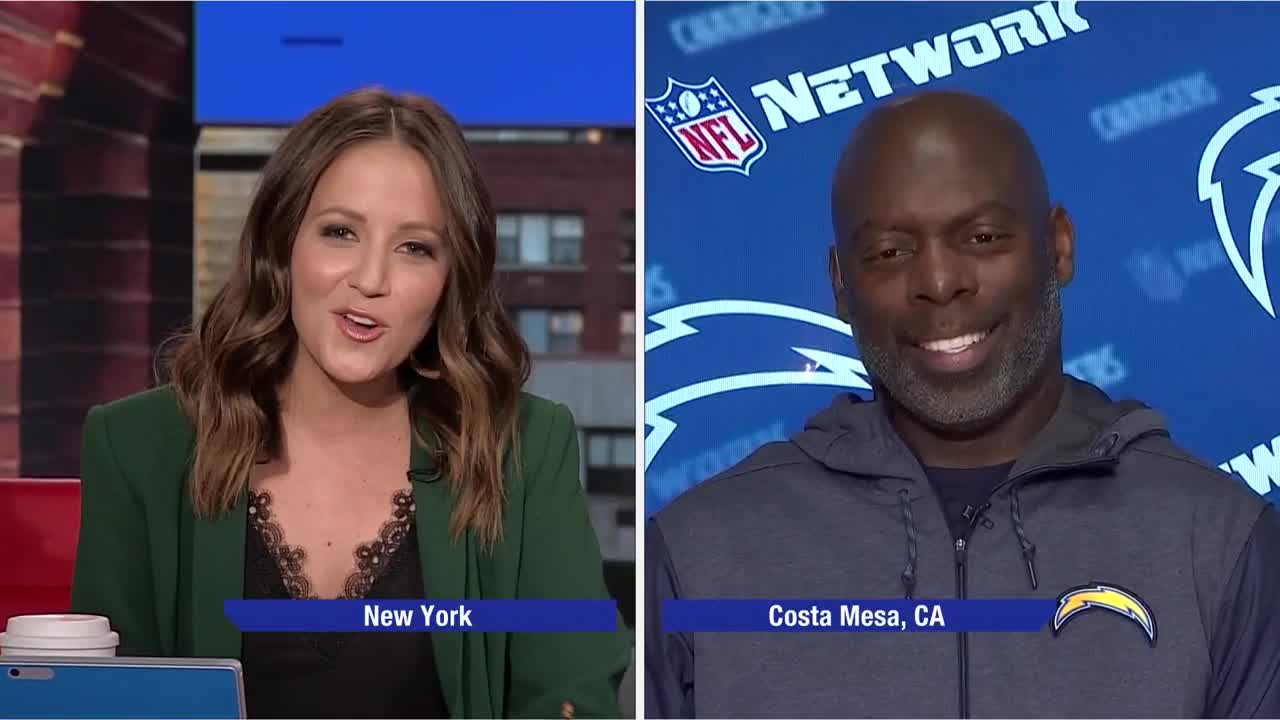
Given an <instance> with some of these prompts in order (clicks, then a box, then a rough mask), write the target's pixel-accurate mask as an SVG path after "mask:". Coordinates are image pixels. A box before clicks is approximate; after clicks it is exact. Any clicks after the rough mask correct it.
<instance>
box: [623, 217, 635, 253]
mask: <svg viewBox="0 0 1280 720" xmlns="http://www.w3.org/2000/svg"><path fill="white" fill-rule="evenodd" d="M621 253H622V264H623V265H635V264H636V211H635V210H628V211H626V212H625V213H623V214H622V250H621Z"/></svg>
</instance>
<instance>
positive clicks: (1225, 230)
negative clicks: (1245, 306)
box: [1197, 85, 1280, 317]
mask: <svg viewBox="0 0 1280 720" xmlns="http://www.w3.org/2000/svg"><path fill="white" fill-rule="evenodd" d="M1252 97H1253V98H1254V99H1255V100H1257V101H1258V104H1257V105H1254V106H1252V107H1249V108H1246V109H1245V110H1243V111H1242V112H1240V113H1238V114H1237V115H1236V116H1235V117H1233V118H1231V119H1230V120H1228V121H1227V122H1226V124H1224V125H1223V126H1222V127H1220V128H1218V131H1217V132H1216V133H1214V134H1213V137H1212V138H1211V139H1210V140H1209V144H1208V145H1206V146H1205V148H1204V154H1202V155H1201V156H1200V172H1199V174H1198V177H1197V185H1198V187H1199V190H1200V200H1201V202H1204V201H1206V200H1207V201H1208V202H1209V205H1210V207H1212V208H1213V221H1214V223H1215V224H1216V225H1217V227H1218V237H1219V238H1221V240H1222V246H1223V249H1224V250H1226V252H1227V257H1228V258H1230V260H1231V265H1232V266H1233V267H1235V269H1236V274H1237V275H1239V276H1240V280H1241V281H1243V282H1244V285H1245V287H1246V288H1248V289H1249V292H1250V293H1251V294H1252V295H1253V297H1254V299H1255V300H1257V301H1258V304H1259V305H1261V306H1262V308H1263V309H1264V310H1266V311H1267V314H1268V315H1270V316H1271V317H1275V316H1276V311H1275V308H1274V307H1273V306H1272V304H1271V293H1270V291H1269V290H1268V289H1267V276H1266V270H1265V267H1266V266H1265V265H1263V262H1262V236H1263V224H1264V220H1265V219H1266V215H1267V211H1268V209H1269V208H1270V207H1271V202H1272V201H1273V200H1274V199H1275V196H1276V190H1277V186H1278V185H1277V184H1278V183H1280V178H1277V176H1276V173H1275V172H1274V170H1275V169H1276V167H1277V165H1280V153H1273V154H1271V155H1267V156H1266V157H1264V158H1261V159H1259V160H1257V161H1255V162H1253V163H1250V164H1249V165H1248V166H1247V167H1246V168H1245V170H1246V171H1247V172H1250V173H1252V174H1254V175H1257V176H1259V177H1261V178H1263V179H1264V180H1266V185H1264V186H1263V189H1262V192H1261V193H1260V194H1259V195H1258V200H1257V202H1256V203H1255V204H1254V206H1253V218H1252V221H1251V222H1250V225H1249V263H1248V265H1246V264H1245V262H1244V258H1243V257H1241V256H1240V249H1239V248H1238V247H1236V241H1235V237H1234V236H1233V235H1232V233H1231V224H1230V223H1229V222H1228V221H1227V208H1226V204H1225V202H1224V201H1223V197H1222V183H1221V182H1220V181H1217V180H1214V179H1213V171H1214V167H1215V166H1216V165H1217V163H1218V156H1219V155H1221V154H1222V149H1223V148H1224V147H1226V145H1227V142H1228V141H1230V140H1231V138H1233V137H1235V135H1236V133H1238V132H1240V131H1241V130H1243V129H1244V128H1245V127H1247V126H1248V125H1249V124H1250V123H1253V122H1254V121H1256V120H1258V119H1259V118H1262V117H1265V116H1267V115H1270V114H1271V113H1274V112H1278V111H1280V85H1274V86H1272V87H1268V88H1263V89H1261V90H1258V91H1257V92H1255V93H1253V94H1252Z"/></svg>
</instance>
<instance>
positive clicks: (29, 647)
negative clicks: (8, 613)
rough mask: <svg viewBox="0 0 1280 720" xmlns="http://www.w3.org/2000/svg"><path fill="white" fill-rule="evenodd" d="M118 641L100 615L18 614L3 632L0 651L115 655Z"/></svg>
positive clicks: (97, 655) (70, 654) (89, 655)
mask: <svg viewBox="0 0 1280 720" xmlns="http://www.w3.org/2000/svg"><path fill="white" fill-rule="evenodd" d="M119 645H120V635H119V634H118V633H116V632H113V631H112V630H111V621H109V620H108V619H107V618H105V617H102V616H101V615H17V616H15V617H11V618H9V623H8V625H7V626H6V627H5V630H4V632H0V655H41V656H46V657H48V656H56V657H115V654H116V648H117V647H118V646H119Z"/></svg>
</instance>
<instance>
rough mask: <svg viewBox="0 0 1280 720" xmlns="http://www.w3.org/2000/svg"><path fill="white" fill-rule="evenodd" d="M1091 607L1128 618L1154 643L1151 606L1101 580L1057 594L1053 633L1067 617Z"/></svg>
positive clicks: (1154, 632)
mask: <svg viewBox="0 0 1280 720" xmlns="http://www.w3.org/2000/svg"><path fill="white" fill-rule="evenodd" d="M1093 609H1102V610H1110V611H1111V612H1113V613H1116V614H1118V615H1123V616H1124V617H1127V618H1129V619H1130V620H1132V621H1133V622H1135V623H1137V625H1138V627H1140V628H1142V632H1143V634H1144V635H1146V636H1147V640H1148V642H1150V643H1151V647H1155V646H1156V617H1155V615H1153V614H1152V612H1151V608H1149V607H1147V604H1146V603H1144V602H1142V600H1141V599H1140V598H1138V596H1137V595H1135V594H1133V593H1131V592H1129V591H1128V590H1125V589H1123V588H1120V587H1117V586H1115V585H1107V584H1105V583H1090V584H1088V585H1082V586H1080V587H1076V588H1072V589H1070V590H1068V591H1066V592H1064V593H1062V594H1061V595H1059V596H1058V609H1057V610H1056V611H1055V612H1054V613H1053V634H1054V636H1055V637H1056V636H1057V635H1058V633H1059V632H1060V631H1061V630H1062V628H1063V627H1064V626H1065V625H1066V624H1067V622H1068V621H1069V620H1071V619H1072V618H1074V617H1075V616H1077V615H1079V614H1080V613H1083V612H1085V611H1086V610H1093Z"/></svg>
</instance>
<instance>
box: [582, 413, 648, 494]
mask: <svg viewBox="0 0 1280 720" xmlns="http://www.w3.org/2000/svg"><path fill="white" fill-rule="evenodd" d="M584 434H585V435H586V446H587V492H589V493H594V494H597V495H632V494H634V493H635V469H636V437H635V432H634V431H632V430H629V429H619V430H586V431H585V433H584Z"/></svg>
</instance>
